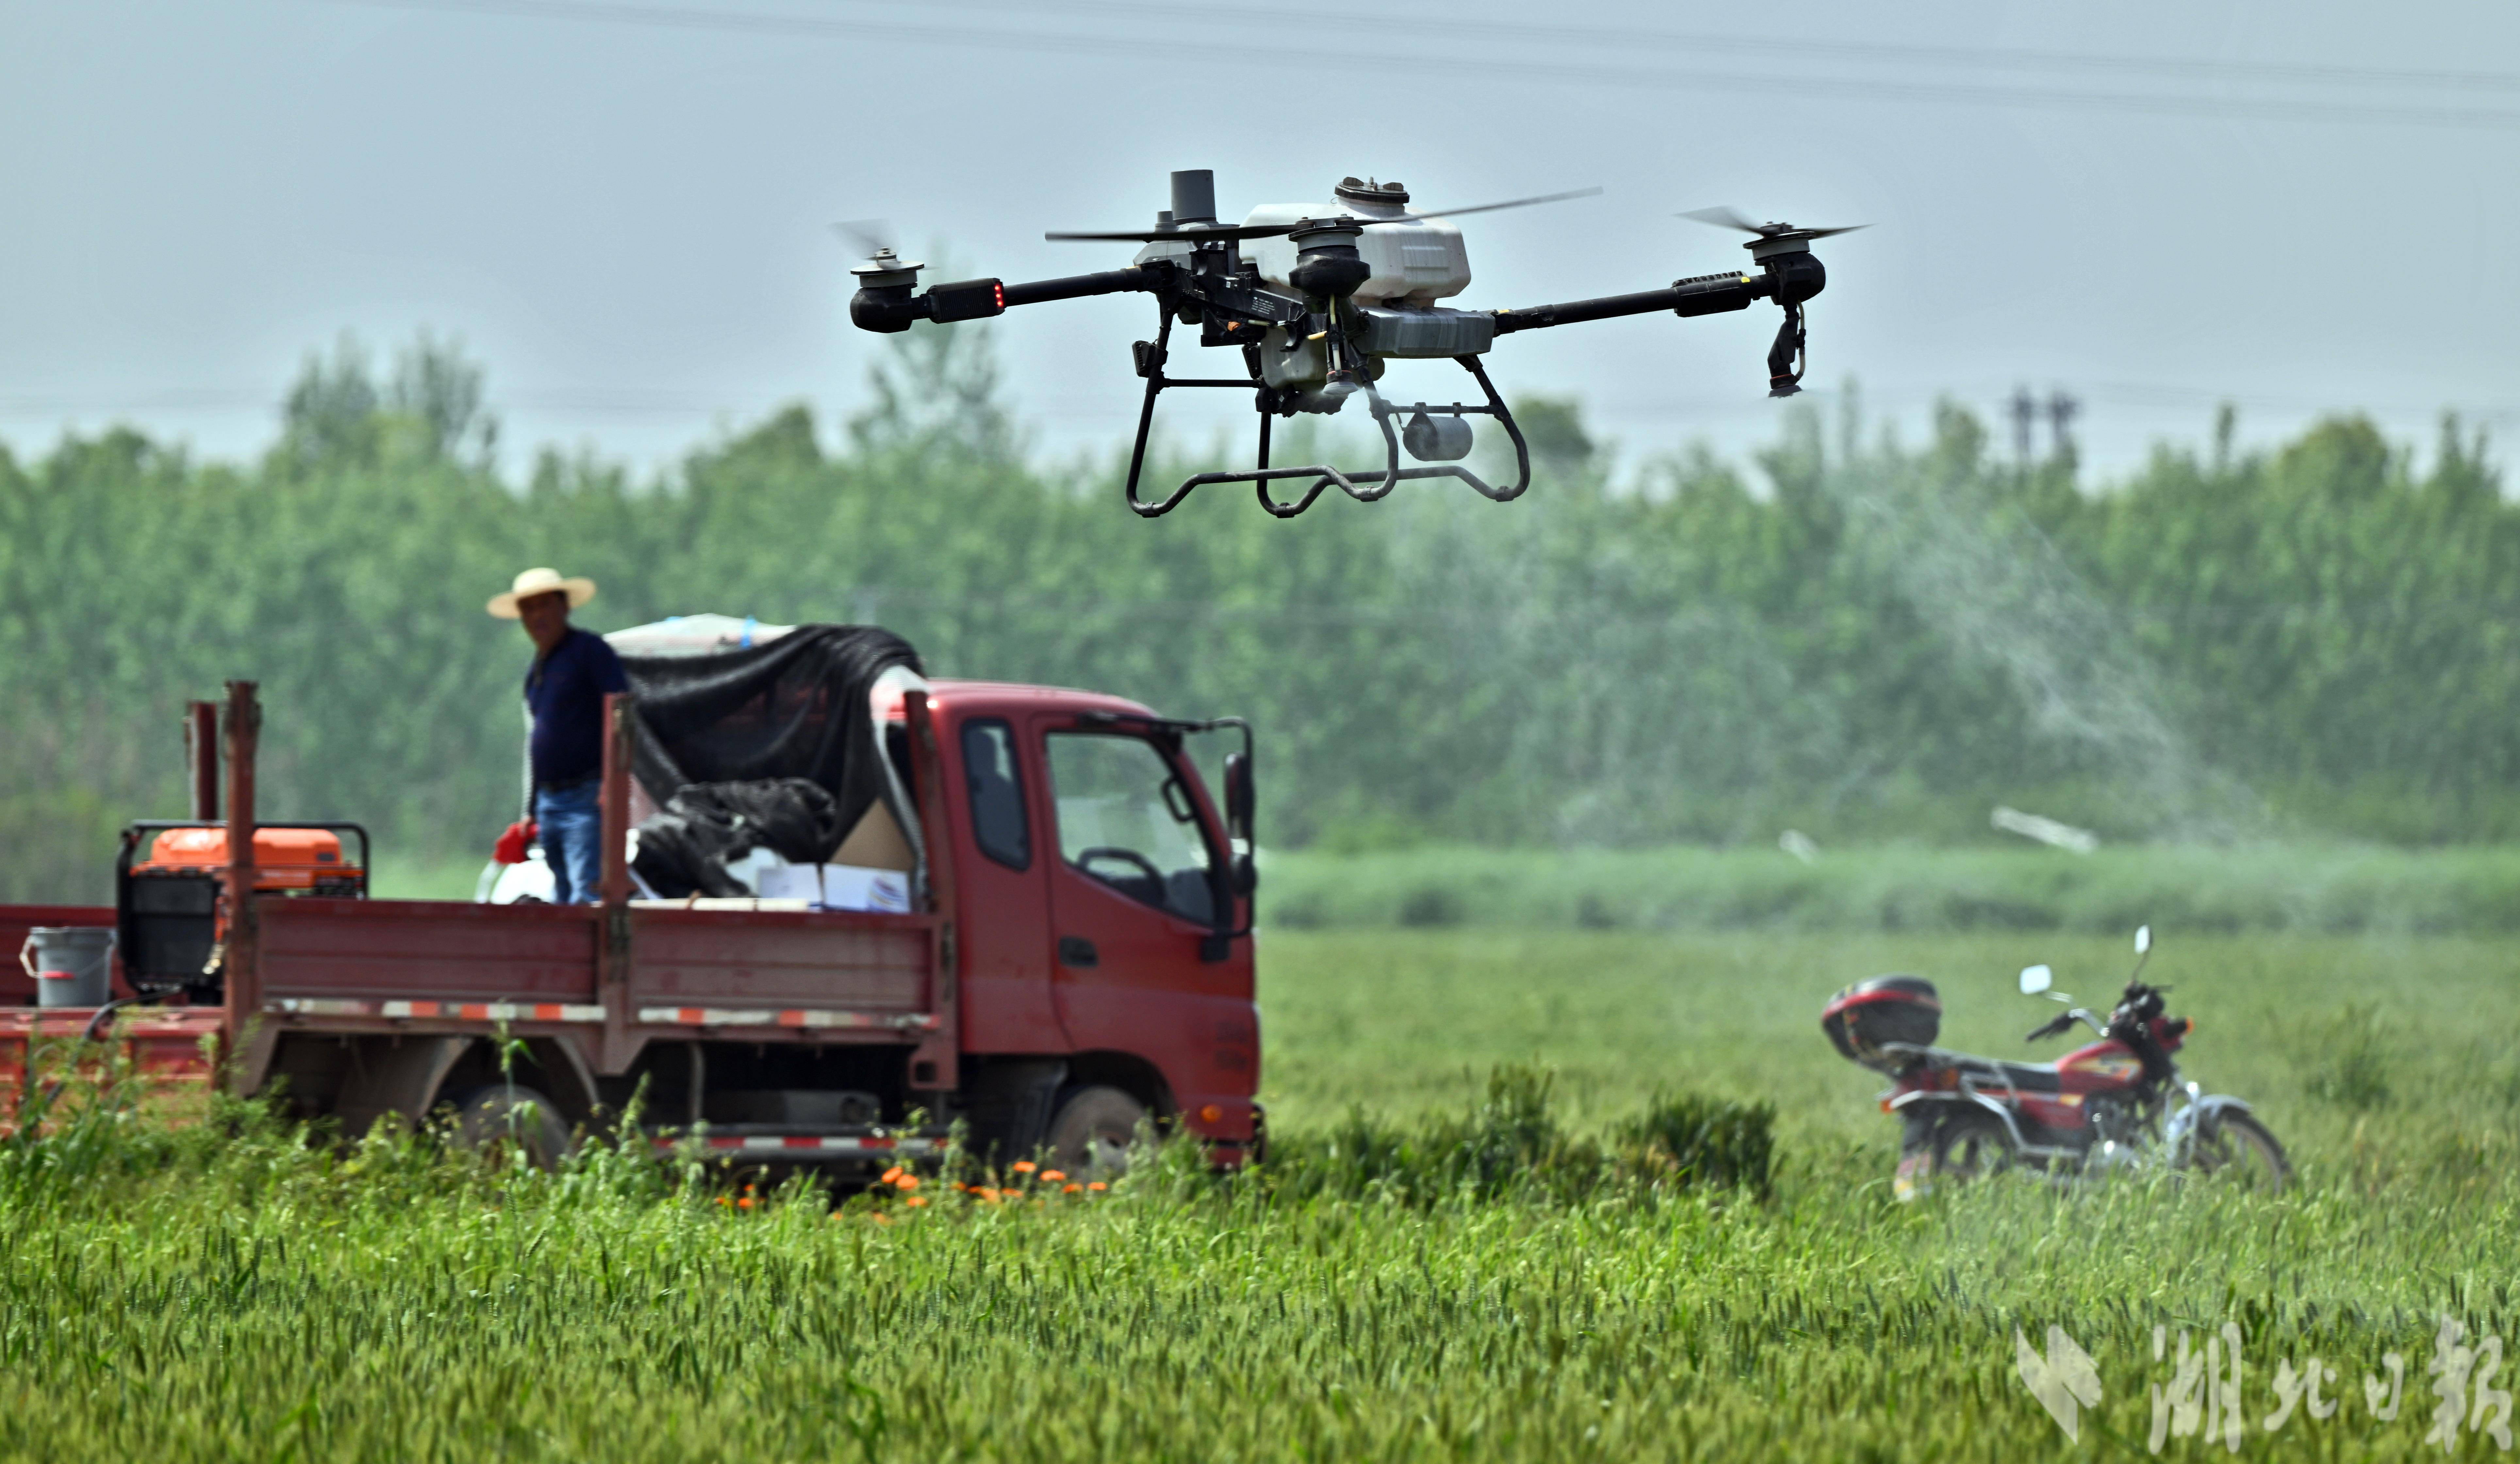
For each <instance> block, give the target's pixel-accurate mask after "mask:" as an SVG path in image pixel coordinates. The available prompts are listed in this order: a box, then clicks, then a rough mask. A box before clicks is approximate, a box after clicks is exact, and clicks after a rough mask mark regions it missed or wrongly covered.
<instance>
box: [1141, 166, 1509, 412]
mask: <svg viewBox="0 0 2520 1464" xmlns="http://www.w3.org/2000/svg"><path fill="white" fill-rule="evenodd" d="M1333 192H1334V193H1335V194H1336V195H1337V198H1338V201H1337V202H1336V203H1332V204H1263V205H1261V206H1259V207H1257V208H1254V209H1252V210H1251V212H1250V214H1249V215H1248V216H1247V217H1245V218H1244V219H1243V220H1242V222H1243V225H1244V226H1245V227H1257V226H1268V225H1280V224H1293V223H1296V222H1298V221H1300V220H1305V219H1334V218H1340V217H1348V218H1354V219H1357V220H1359V221H1361V222H1371V223H1373V225H1374V227H1373V228H1370V229H1366V230H1363V231H1362V232H1361V233H1359V234H1358V235H1357V237H1356V252H1357V253H1358V255H1359V256H1360V257H1361V258H1363V259H1364V261H1365V263H1366V266H1367V267H1368V268H1369V269H1371V270H1372V271H1373V272H1372V273H1371V274H1370V275H1368V276H1367V278H1366V281H1365V283H1364V284H1362V285H1359V286H1357V287H1356V289H1355V291H1354V292H1353V293H1352V294H1350V295H1349V296H1348V299H1349V300H1350V301H1351V302H1352V309H1351V312H1350V323H1351V324H1352V326H1353V327H1354V329H1355V335H1356V343H1357V345H1358V347H1359V349H1360V350H1361V351H1362V352H1363V353H1364V355H1365V356H1366V358H1367V360H1368V361H1369V362H1370V365H1369V366H1368V372H1369V377H1368V379H1369V380H1379V379H1380V378H1381V376H1382V363H1383V362H1384V360H1385V359H1387V358H1390V357H1400V358H1403V359H1409V358H1416V359H1421V360H1435V359H1449V358H1452V357H1457V356H1463V355H1477V354H1480V353H1481V352H1483V351H1485V350H1486V349H1487V348H1488V347H1489V346H1490V345H1491V344H1493V343H1495V340H1496V333H1495V327H1494V323H1493V321H1492V319H1491V318H1490V317H1489V316H1488V315H1486V314H1484V313H1480V312H1474V311H1468V310H1454V309H1447V308H1443V307H1440V306H1438V305H1436V303H1435V301H1437V300H1440V299H1446V298H1449V297H1453V296H1456V295H1459V294H1461V293H1462V292H1463V291H1464V290H1467V289H1468V288H1469V287H1470V252H1469V247H1468V246H1467V245H1466V244H1464V243H1463V240H1462V230H1461V226H1460V225H1458V224H1456V223H1454V222H1453V221H1452V220H1451V219H1448V218H1425V217H1418V216H1413V215H1412V214H1411V213H1410V212H1409V190H1408V189H1407V188H1405V187H1403V186H1402V185H1401V184H1398V183H1376V182H1374V181H1373V180H1372V179H1366V180H1364V181H1359V180H1358V179H1355V178H1343V179H1341V180H1340V181H1339V184H1338V186H1337V188H1336V189H1334V190H1333ZM1299 237H1300V236H1297V235H1287V234H1280V235H1273V236H1271V237H1268V238H1263V239H1250V240H1244V241H1243V242H1242V244H1241V246H1240V250H1241V257H1242V259H1243V260H1244V261H1245V262H1247V263H1248V264H1250V265H1251V266H1252V267H1253V268H1255V269H1257V270H1258V271H1259V276H1260V281H1261V283H1263V284H1265V285H1268V286H1269V287H1271V288H1273V289H1276V290H1281V291H1284V292H1286V293H1288V294H1293V295H1300V294H1302V293H1303V292H1302V290H1301V289H1300V288H1299V287H1298V286H1297V285H1296V284H1295V283H1294V281H1293V279H1292V278H1291V276H1292V275H1293V273H1294V269H1295V263H1296V260H1297V259H1298V258H1299V257H1300V256H1301V253H1302V250H1301V248H1300V246H1299V244H1298V239H1299ZM1190 253H1191V250H1190V247H1189V246H1188V245H1186V244H1175V243H1172V242H1170V241H1168V240H1159V241H1157V242H1155V243H1152V244H1149V245H1148V246H1147V247H1146V248H1145V249H1143V250H1141V251H1139V252H1138V258H1137V262H1138V263H1140V264H1144V263H1146V262H1147V261H1148V260H1149V259H1159V258H1177V259H1185V260H1186V259H1188V258H1189V256H1190ZM1260 374H1261V379H1262V380H1263V381H1264V382H1266V383H1267V384H1268V385H1270V386H1272V387H1276V388H1282V389H1295V390H1298V391H1301V392H1303V394H1302V395H1300V396H1298V397H1296V398H1293V400H1294V402H1295V403H1296V404H1297V409H1298V410H1303V411H1314V412H1335V411H1337V410H1338V409H1339V406H1340V405H1341V403H1342V402H1343V400H1344V399H1345V397H1346V396H1347V394H1348V392H1349V391H1350V390H1352V389H1353V388H1352V387H1342V386H1332V387H1330V389H1328V390H1323V389H1322V388H1324V387H1325V386H1328V385H1329V381H1328V379H1329V376H1330V362H1329V354H1328V351H1327V350H1325V349H1324V348H1323V346H1322V344H1321V343H1320V342H1318V341H1306V340H1302V339H1290V338H1289V337H1288V335H1287V333H1286V331H1285V330H1284V329H1283V328H1273V329H1271V330H1270V332H1269V333H1268V337H1267V339H1266V340H1265V341H1263V342H1262V343H1261V349H1260Z"/></svg>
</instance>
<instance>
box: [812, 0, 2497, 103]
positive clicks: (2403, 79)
mask: <svg viewBox="0 0 2520 1464" xmlns="http://www.w3.org/2000/svg"><path fill="white" fill-rule="evenodd" d="M839 3H841V4H877V3H889V0H839ZM929 3H930V4H931V5H935V6H938V7H940V8H944V9H964V10H980V11H1012V12H1015V13H1018V14H1026V15H1043V14H1053V13H1062V12H1063V13H1066V14H1070V15H1079V16H1107V17H1112V18H1115V19H1124V20H1133V21H1135V20H1160V21H1162V22H1164V23H1167V24H1199V25H1222V26H1238V27H1242V28H1255V27H1257V28H1271V29H1280V30H1283V29H1304V28H1308V27H1315V26H1334V27H1336V28H1338V29H1339V30H1341V31H1344V32H1355V31H1360V30H1389V31H1400V32H1405V33H1407V34H1409V35H1411V36H1413V37H1414V36H1419V35H1422V34H1423V33H1424V31H1425V29H1426V22H1425V20H1424V19H1423V18H1422V17H1416V16H1403V15H1377V14H1374V13H1373V12H1369V11H1336V12H1332V11H1300V10H1284V9H1277V8H1272V9H1269V10H1267V11H1239V10H1221V9H1213V8H1208V7H1203V6H1202V7H1189V6H1174V5H1162V4H1149V3H1147V0H929ZM1443 31H1444V34H1445V35H1446V37H1447V38H1478V39H1489V40H1502V41H1512V42H1517V43H1522V44H1531V45H1552V46H1561V47H1563V46H1586V47H1593V48H1596V49H1602V50H1611V51H1620V52H1625V51H1633V50H1639V49H1646V50H1660V51H1688V52H1705V51H1719V52H1728V53H1732V54H1735V55H1749V56H1778V57H1782V58H1784V59H1787V60H1791V61H1797V62H1809V61H1813V60H1826V61H1840V62H1856V63H1863V64H1871V65H1879V64H1891V65H1897V66H1941V67H1959V68H1968V69H1981V70H1990V69H1994V70H2061V71H2088V72H2100V73H2117V74H2125V75H2136V76H2147V75H2148V76H2183V77H2191V78H2194V79H2197V80H2220V81H2241V82H2249V83H2253V84H2259V85H2278V86H2286V85H2288V86H2363V87H2396V88H2415V89H2423V90H2438V89H2443V88H2448V89H2451V90H2457V91H2498V92H2520V72H2510V71H2444V70H2425V69H2384V68H2376V67H2341V66H2315V65H2302V64H2287V63H2282V62H2251V61H2209V60H2202V59H2192V58H2187V57H2176V56H2124V55H2109V54H2103V53H2094V52H2083V51H2042V50H2036V49H2030V48H2023V47H1980V46H1928V45H1917V44H1913V43H1905V42H1880V41H1813V40H1774V39H1769V38H1767V37H1762V36H1741V35H1707V34H1702V33H1695V32H1681V31H1672V30H1652V29H1643V28H1640V27H1634V26H1605V25H1566V24H1555V23H1552V24H1548V25H1534V24H1527V23H1518V22H1512V21H1481V20H1472V19H1467V18H1462V17H1447V18H1446V19H1445V20H1444V22H1443Z"/></svg>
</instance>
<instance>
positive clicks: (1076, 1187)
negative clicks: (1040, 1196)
mask: <svg viewBox="0 0 2520 1464" xmlns="http://www.w3.org/2000/svg"><path fill="white" fill-rule="evenodd" d="M1059 1193H1061V1194H1067V1195H1081V1194H1083V1193H1085V1186H1083V1185H1081V1184H1070V1185H1069V1186H1067V1188H1066V1189H1064V1190H1061V1191H1060V1192H1059Z"/></svg>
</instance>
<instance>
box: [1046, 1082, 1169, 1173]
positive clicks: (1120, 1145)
mask: <svg viewBox="0 0 2520 1464" xmlns="http://www.w3.org/2000/svg"><path fill="white" fill-rule="evenodd" d="M1146 1120H1147V1106H1146V1105H1145V1104H1143V1103H1140V1102H1139V1101H1138V1100H1137V1099H1135V1098H1132V1097H1130V1096H1129V1095H1128V1094H1126V1093H1124V1092H1122V1091H1120V1090H1119V1089H1118V1088H1110V1087H1091V1088H1078V1089H1076V1090H1075V1091H1074V1092H1071V1093H1069V1094H1068V1095H1067V1096H1066V1098H1065V1099H1064V1100H1063V1101H1061V1102H1060V1103H1059V1105H1058V1112H1057V1114H1055V1115H1053V1116H1052V1118H1051V1121H1050V1131H1049V1133H1048V1135H1047V1136H1046V1138H1045V1140H1044V1141H1045V1142H1046V1143H1047V1144H1048V1146H1049V1148H1050V1155H1051V1159H1052V1162H1053V1163H1055V1164H1057V1166H1058V1167H1060V1168H1062V1169H1065V1170H1066V1171H1067V1172H1068V1173H1070V1174H1072V1175H1075V1176H1077V1177H1078V1178H1080V1179H1117V1178H1119V1177H1120V1176H1121V1175H1123V1174H1126V1173H1127V1172H1129V1146H1130V1145H1131V1144H1133V1143H1135V1142H1136V1141H1137V1137H1138V1125H1139V1124H1140V1123H1143V1122H1145V1121H1146Z"/></svg>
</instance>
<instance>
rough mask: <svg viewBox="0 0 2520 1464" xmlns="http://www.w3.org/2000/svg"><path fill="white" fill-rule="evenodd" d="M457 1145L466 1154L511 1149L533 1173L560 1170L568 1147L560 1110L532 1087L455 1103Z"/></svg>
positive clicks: (495, 1087) (499, 1087) (475, 1093)
mask: <svg viewBox="0 0 2520 1464" xmlns="http://www.w3.org/2000/svg"><path fill="white" fill-rule="evenodd" d="M455 1141H456V1142H457V1143H459V1144H461V1145H463V1146H464V1147H465V1148H467V1149H485V1150H499V1149H508V1150H513V1151H514V1152H515V1153H516V1154H517V1156H518V1157H520V1158H522V1159H523V1160H524V1162H525V1163H526V1164H528V1165H530V1166H532V1167H535V1168H537V1169H550V1168H556V1167H559V1165H560V1162H561V1161H562V1160H563V1159H565V1158H567V1157H568V1152H569V1149H570V1147H571V1146H570V1143H569V1136H568V1123H567V1122H566V1121H564V1120H562V1118H561V1116H560V1108H559V1106H558V1105H556V1104H554V1103H553V1102H552V1101H551V1100H550V1099H549V1098H546V1097H544V1096H543V1095H542V1094H540V1093H538V1092H536V1091H534V1090H533V1089H532V1088H529V1087H525V1086H523V1085H522V1084H518V1085H517V1086H515V1087H510V1086H509V1085H508V1084H506V1083H504V1082H501V1083H492V1084H491V1085H490V1086H488V1087H483V1088H474V1089H473V1090H472V1092H470V1093H467V1094H465V1095H464V1096H463V1097H462V1098H460V1099H457V1100H456V1103H455Z"/></svg>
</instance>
